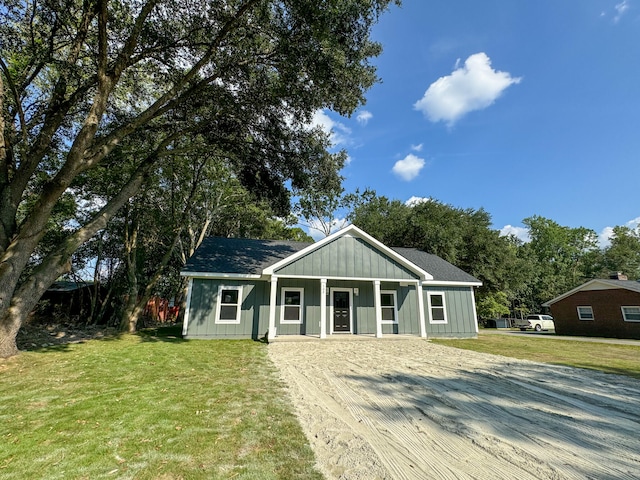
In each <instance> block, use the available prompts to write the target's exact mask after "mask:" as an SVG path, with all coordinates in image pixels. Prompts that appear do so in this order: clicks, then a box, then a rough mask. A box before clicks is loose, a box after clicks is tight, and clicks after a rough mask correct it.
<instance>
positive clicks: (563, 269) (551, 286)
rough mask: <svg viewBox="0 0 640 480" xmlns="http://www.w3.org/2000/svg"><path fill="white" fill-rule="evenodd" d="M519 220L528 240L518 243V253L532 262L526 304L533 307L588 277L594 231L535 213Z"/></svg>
mask: <svg viewBox="0 0 640 480" xmlns="http://www.w3.org/2000/svg"><path fill="white" fill-rule="evenodd" d="M523 223H524V224H525V226H526V227H527V229H528V231H529V238H530V239H531V241H530V242H528V243H525V244H524V245H523V246H522V248H521V250H520V252H519V255H520V256H521V258H522V259H523V260H524V261H525V262H528V263H530V264H531V265H533V271H532V272H531V273H532V275H531V278H530V279H529V283H530V285H531V290H530V294H531V297H530V299H529V304H530V306H531V308H532V309H536V308H539V306H540V304H541V303H544V302H546V301H547V300H550V299H552V298H554V297H556V296H558V295H560V294H561V293H563V292H566V291H568V290H570V289H572V288H574V287H576V286H578V285H580V284H581V283H583V282H584V280H585V279H586V278H588V272H589V271H591V269H592V268H591V267H592V264H593V261H592V260H593V259H592V256H593V252H595V251H597V250H598V243H597V235H596V233H595V232H594V231H593V230H590V229H587V228H584V227H577V228H570V227H565V226H562V225H559V224H558V223H557V222H554V221H553V220H551V219H548V218H544V217H540V216H537V215H535V216H533V217H528V218H525V219H524V220H523Z"/></svg>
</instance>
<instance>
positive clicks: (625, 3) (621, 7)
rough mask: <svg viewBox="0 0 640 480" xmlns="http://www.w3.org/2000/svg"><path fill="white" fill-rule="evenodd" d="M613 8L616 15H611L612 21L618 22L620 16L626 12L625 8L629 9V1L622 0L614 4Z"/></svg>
mask: <svg viewBox="0 0 640 480" xmlns="http://www.w3.org/2000/svg"><path fill="white" fill-rule="evenodd" d="M615 9H616V16H615V17H613V22H614V23H618V22H619V21H620V19H621V18H622V16H623V15H624V14H625V13H627V10H629V2H628V1H627V0H623V1H622V2H621V3H619V4H617V5H616V6H615Z"/></svg>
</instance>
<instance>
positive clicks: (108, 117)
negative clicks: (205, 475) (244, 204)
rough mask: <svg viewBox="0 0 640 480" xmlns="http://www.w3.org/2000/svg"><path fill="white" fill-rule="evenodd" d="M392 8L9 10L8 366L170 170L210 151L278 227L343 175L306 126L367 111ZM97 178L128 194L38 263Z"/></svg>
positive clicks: (73, 0) (2, 275)
mask: <svg viewBox="0 0 640 480" xmlns="http://www.w3.org/2000/svg"><path fill="white" fill-rule="evenodd" d="M389 3H390V0H373V1H371V0H323V1H322V2H317V1H309V0H277V1H276V0H229V1H225V2H204V3H202V2H197V3H194V2H191V1H190V0H143V1H140V2H133V1H130V0H87V1H79V0H45V1H43V2H24V1H21V0H11V1H9V2H5V3H4V5H3V8H2V10H1V11H0V38H2V43H1V44H0V71H1V75H0V111H1V113H2V115H1V116H0V356H8V355H12V354H14V353H16V349H15V334H16V333H17V330H18V329H19V327H20V325H21V323H22V321H23V320H24V318H25V317H26V315H27V314H28V312H29V311H30V310H31V308H32V307H33V305H34V303H35V301H36V300H37V298H39V297H40V295H41V294H42V293H43V291H44V290H45V289H46V288H47V286H48V285H49V284H51V283H52V282H53V281H54V280H55V279H56V278H57V277H58V276H59V275H60V274H62V273H64V272H66V271H68V270H69V268H70V263H69V261H70V258H71V256H72V255H73V252H75V251H76V250H77V249H78V248H79V247H80V246H81V245H83V244H84V243H85V242H86V241H87V240H88V239H90V238H91V237H93V236H94V235H95V234H96V233H97V232H100V231H101V230H103V229H104V228H106V226H107V225H108V223H109V221H110V220H111V219H112V218H113V217H114V216H115V215H116V213H117V212H118V211H119V210H120V209H121V208H122V207H123V206H124V205H125V204H126V203H127V202H128V201H129V199H130V198H132V197H133V196H135V195H136V194H137V193H138V192H140V191H141V189H143V188H145V186H146V180H147V179H148V178H149V177H150V176H152V175H153V174H154V172H156V171H157V169H158V168H159V167H158V165H159V164H160V163H161V161H162V160H163V159H165V160H166V159H173V160H171V161H179V157H177V156H176V154H178V153H180V152H181V151H182V150H184V149H186V148H198V149H200V151H203V150H204V151H207V152H208V153H209V155H210V156H215V157H217V158H218V159H220V160H221V161H223V162H224V163H225V164H226V165H228V166H229V168H231V170H232V172H233V175H234V176H235V177H236V178H237V179H238V180H239V182H240V183H241V184H242V185H244V186H245V187H246V188H248V189H249V190H250V191H251V192H254V194H256V195H259V196H261V197H262V198H265V199H268V200H269V202H270V204H271V207H272V208H273V209H274V210H275V211H276V212H277V213H279V214H281V215H285V214H286V212H287V211H288V209H289V193H288V188H287V187H288V186H289V185H290V186H291V187H293V188H298V189H303V188H304V187H305V186H306V185H308V184H309V182H310V179H311V178H313V176H314V175H318V174H319V173H320V174H322V175H328V176H331V175H337V171H338V169H339V168H340V167H341V165H342V160H341V158H342V157H341V156H340V155H332V154H330V153H328V152H327V146H328V139H327V137H326V135H323V134H322V133H321V132H320V131H319V130H318V129H312V128H310V127H309V122H310V120H311V118H312V115H313V113H314V112H315V111H316V110H318V109H322V108H328V109H332V110H334V111H336V112H338V113H340V114H346V115H348V114H350V113H352V112H353V111H354V110H355V108H357V107H358V106H359V105H360V104H361V103H363V101H364V92H365V91H366V90H367V89H368V88H369V87H370V86H371V85H372V84H373V83H374V82H375V81H376V80H377V78H376V75H375V69H374V67H373V66H372V64H371V63H370V58H371V57H372V56H375V55H377V54H378V53H379V52H380V45H378V44H376V43H374V42H372V41H371V40H370V38H369V33H370V30H371V27H372V25H373V24H374V22H375V21H376V20H377V18H378V16H379V15H380V14H382V12H383V11H384V10H385V9H386V8H387V7H388V5H389ZM195 144H197V145H195ZM123 159H126V161H124V160H123ZM100 166H102V167H107V168H108V169H109V170H110V171H114V170H115V171H118V172H119V174H120V175H121V178H120V182H119V184H118V187H117V188H116V189H114V190H110V191H109V192H108V195H107V196H106V197H105V198H102V199H101V201H100V202H99V203H98V202H96V204H97V205H99V207H100V208H98V209H97V211H95V213H94V214H93V215H91V216H88V217H87V218H85V221H84V222H82V223H78V222H77V218H74V220H73V221H71V220H70V218H71V215H67V219H69V220H68V221H67V222H65V224H64V228H63V229H60V230H61V231H62V233H63V235H61V237H62V238H59V239H58V240H57V241H55V242H54V241H52V242H51V245H52V246H51V247H50V248H49V249H47V251H46V252H45V251H43V252H40V251H39V249H40V246H41V245H42V242H43V239H44V238H45V235H47V232H49V231H50V229H49V228H48V227H49V226H50V222H51V220H52V218H53V217H54V216H55V213H56V212H57V211H61V210H64V209H65V208H67V210H68V207H65V208H63V206H64V205H63V204H64V202H65V201H67V199H68V195H69V194H73V192H74V189H75V188H76V187H77V184H78V182H80V181H81V178H82V176H83V175H84V174H88V172H90V171H91V170H93V169H96V168H99V167H100ZM85 186H86V183H85ZM76 208H77V206H76ZM67 213H69V212H68V211H67ZM28 265H31V268H30V269H29V271H28V272H27V267H28ZM34 299H36V300H34Z"/></svg>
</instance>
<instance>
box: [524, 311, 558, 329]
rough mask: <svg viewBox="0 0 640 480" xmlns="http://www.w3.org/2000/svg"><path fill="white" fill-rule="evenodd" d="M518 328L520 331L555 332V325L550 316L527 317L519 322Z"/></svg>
mask: <svg viewBox="0 0 640 480" xmlns="http://www.w3.org/2000/svg"><path fill="white" fill-rule="evenodd" d="M518 327H520V330H522V331H525V330H529V329H533V330H535V331H536V332H539V331H541V330H555V328H556V325H555V324H554V323H553V317H552V316H551V315H527V319H526V320H524V321H522V322H520V324H519V325H518Z"/></svg>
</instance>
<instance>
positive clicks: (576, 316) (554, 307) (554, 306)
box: [543, 274, 640, 339]
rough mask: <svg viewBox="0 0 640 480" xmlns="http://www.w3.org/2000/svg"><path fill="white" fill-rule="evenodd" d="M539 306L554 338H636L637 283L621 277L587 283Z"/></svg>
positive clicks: (639, 327)
mask: <svg viewBox="0 0 640 480" xmlns="http://www.w3.org/2000/svg"><path fill="white" fill-rule="evenodd" d="M543 306H544V307H550V308H551V314H552V315H553V319H554V322H555V326H556V334H558V335H580V336H589V337H614V338H639V339H640V282H636V281H631V280H627V277H626V276H624V275H621V274H615V275H612V277H611V278H609V279H596V280H591V281H589V282H587V283H585V284H583V285H580V286H579V287H577V288H574V289H573V290H571V291H569V292H566V293H564V294H562V295H560V296H559V297H556V298H554V299H553V300H550V301H548V302H546V303H544V304H543Z"/></svg>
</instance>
